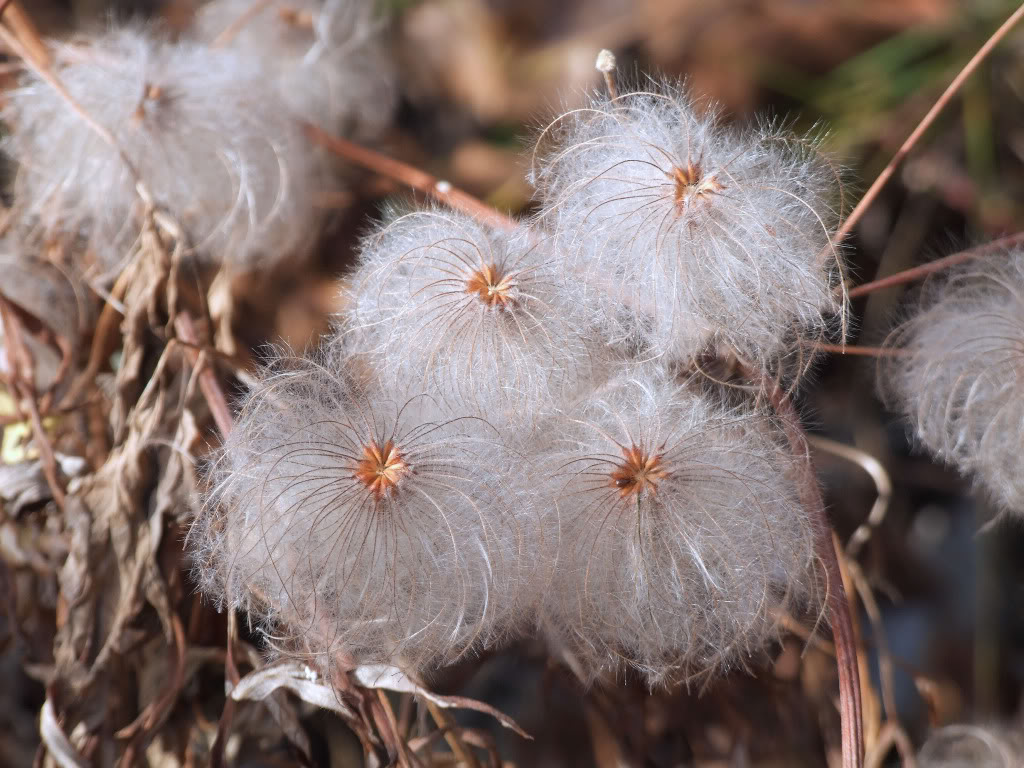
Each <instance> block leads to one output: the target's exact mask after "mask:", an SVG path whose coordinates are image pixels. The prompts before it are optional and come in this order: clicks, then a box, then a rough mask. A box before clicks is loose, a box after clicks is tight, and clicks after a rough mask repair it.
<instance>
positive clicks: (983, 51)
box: [835, 3, 1024, 245]
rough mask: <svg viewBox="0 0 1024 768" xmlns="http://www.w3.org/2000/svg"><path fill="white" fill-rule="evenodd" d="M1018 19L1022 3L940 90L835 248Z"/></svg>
mask: <svg viewBox="0 0 1024 768" xmlns="http://www.w3.org/2000/svg"><path fill="white" fill-rule="evenodd" d="M1021 18H1024V3H1022V4H1021V5H1020V7H1019V8H1017V10H1016V11H1014V12H1013V13H1012V14H1010V17H1009V18H1008V19H1007V20H1006V21H1004V22H1003V23H1002V25H1001V26H1000V27H999V29H997V30H996V31H995V32H993V33H992V36H991V37H989V39H988V40H986V41H985V44H984V45H983V46H981V48H979V49H978V51H977V53H975V54H974V56H972V57H971V60H970V61H968V62H967V63H966V64H965V65H964V68H963V69H961V70H960V72H959V73H958V74H957V76H956V77H954V78H953V82H951V83H950V84H949V86H948V87H947V88H946V90H945V91H943V93H942V95H941V96H939V98H938V100H937V101H936V102H935V103H934V104H933V105H932V108H931V109H929V110H928V112H927V114H926V115H925V116H924V117H923V118H921V122H920V123H918V124H917V127H916V128H915V129H914V130H913V131H912V132H911V134H910V135H909V136H908V137H907V139H906V141H904V142H903V144H902V145H901V146H900V148H899V149H898V150H896V154H894V155H893V156H892V159H891V160H890V161H889V163H888V164H887V165H886V166H885V168H883V169H882V172H881V173H880V174H878V177H877V178H876V179H875V180H874V182H873V183H872V184H871V186H870V187H868V191H867V192H865V193H864V197H862V198H861V199H860V202H858V203H857V205H856V206H854V209H853V210H852V211H851V212H850V215H849V216H847V217H846V220H845V221H844V222H843V224H842V226H840V227H839V231H838V232H836V237H835V245H838V244H839V243H841V242H842V241H843V240H845V239H846V236H847V235H849V234H850V231H851V230H852V229H853V228H854V227H855V226H856V225H857V222H859V221H860V220H861V218H863V216H864V213H865V211H867V209H868V208H870V207H871V204H872V203H873V202H874V201H875V198H876V197H878V193H879V192H881V190H882V187H884V186H885V184H886V182H888V181H889V179H890V178H891V177H892V175H893V173H895V172H896V167H897V166H898V165H899V164H900V163H901V162H903V158H905V157H906V156H907V154H908V153H909V152H910V150H911V149H913V148H914V145H915V144H917V142H918V141H919V140H920V138H921V137H922V136H923V135H924V134H925V132H926V131H927V130H928V129H929V128H931V127H932V124H933V123H934V122H935V119H936V118H937V117H938V116H939V113H940V112H942V110H943V109H945V108H946V105H947V104H949V102H950V101H951V100H952V99H953V96H955V95H956V93H957V91H959V90H960V88H961V87H963V84H964V83H965V82H966V81H967V79H968V78H969V77H970V76H971V75H973V74H974V72H975V70H977V68H978V66H979V65H980V64H981V62H982V61H984V60H985V58H986V57H987V56H988V55H989V54H990V53H991V52H992V49H993V48H995V47H996V46H997V45H999V43H1000V42H1001V41H1002V39H1003V38H1004V37H1006V35H1007V34H1008V33H1009V32H1010V30H1011V29H1013V27H1014V26H1015V25H1016V24H1017V22H1019V21H1020V20H1021Z"/></svg>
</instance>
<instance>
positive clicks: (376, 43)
mask: <svg viewBox="0 0 1024 768" xmlns="http://www.w3.org/2000/svg"><path fill="white" fill-rule="evenodd" d="M380 26H381V25H380V23H379V21H378V20H377V19H375V18H374V13H373V3H372V2H370V1H369V0H272V1H271V2H256V0H211V2H209V3H207V4H206V5H204V6H202V7H201V8H200V9H199V10H198V11H197V13H196V16H195V21H194V24H193V26H192V29H191V30H190V32H191V34H192V35H194V36H195V37H196V38H198V39H200V40H202V41H204V42H207V43H211V44H212V43H215V42H217V41H227V46H228V47H229V48H230V49H231V50H235V51H238V52H240V53H245V54H246V55H250V56H253V55H254V56H257V57H261V58H262V59H263V60H264V61H266V62H268V66H269V67H271V68H272V71H273V73H274V76H275V78H276V81H277V84H278V87H279V90H280V92H281V94H282V96H283V97H284V99H285V101H286V102H287V104H288V106H289V107H291V109H292V110H293V111H294V112H295V114H296V115H298V116H300V117H301V118H302V119H304V120H308V121H310V122H312V123H315V124H317V125H320V126H321V127H322V128H324V129H325V130H327V131H330V132H332V133H340V134H342V135H345V136H349V137H352V138H357V139H372V138H375V136H376V134H378V133H379V132H380V130H381V129H382V128H384V127H385V125H386V124H387V121H388V120H389V119H390V117H391V113H392V110H393V108H394V105H395V102H396V101H397V89H396V87H395V73H394V67H393V66H392V65H391V61H390V59H389V58H388V56H387V54H386V51H385V49H384V47H383V45H382V43H381V40H380V37H381V36H380V31H381V29H380Z"/></svg>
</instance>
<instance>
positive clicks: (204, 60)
mask: <svg viewBox="0 0 1024 768" xmlns="http://www.w3.org/2000/svg"><path fill="white" fill-rule="evenodd" d="M86 43H87V44H85V45H75V46H62V47H58V48H57V49H56V51H55V56H56V69H57V74H58V76H59V77H60V79H61V81H62V82H63V84H64V85H65V86H66V87H67V90H68V92H69V93H70V94H71V96H72V97H73V98H74V100H75V101H76V102H77V103H78V104H80V105H81V107H82V108H83V109H84V110H85V112H86V113H88V114H89V115H90V116H91V117H92V118H93V119H94V120H95V121H96V122H98V123H99V124H100V125H102V126H104V127H105V128H106V129H108V130H109V131H110V132H111V133H112V134H113V135H114V137H115V139H116V141H117V144H118V146H119V147H120V149H121V150H122V151H123V152H124V155H125V156H126V157H127V159H128V160H129V162H130V163H131V164H132V165H133V166H134V168H135V169H136V170H137V171H138V174H139V177H140V180H141V181H142V182H143V183H144V184H145V185H146V187H147V188H148V190H149V191H150V193H151V194H152V195H153V197H154V198H155V202H156V203H157V204H158V205H160V206H163V207H164V208H166V209H167V210H168V211H169V212H170V214H171V215H172V216H174V217H175V218H176V219H177V220H178V221H179V222H180V223H181V224H182V225H183V227H184V228H185V231H186V233H187V234H188V236H189V239H190V241H191V245H192V246H194V248H195V250H196V252H197V253H198V254H200V255H204V256H207V257H210V258H213V259H215V260H223V261H227V262H230V263H233V264H235V265H240V266H246V267H252V266H257V265H259V266H266V265H267V264H268V263H269V262H273V261H276V260H278V259H282V258H285V257H287V256H293V255H295V254H297V253H301V252H302V251H303V250H304V249H306V248H307V247H308V246H309V245H310V244H311V242H312V236H313V235H314V234H315V232H316V231H317V228H318V226H319V221H320V218H321V214H320V212H319V211H318V210H317V209H316V207H315V206H314V204H313V199H312V195H313V194H314V192H315V190H316V189H317V187H318V181H319V180H320V174H319V170H318V164H317V158H316V156H315V155H314V154H312V152H311V150H310V148H309V144H308V142H307V141H305V140H304V138H303V136H302V135H301V132H300V130H299V128H298V126H297V124H296V122H295V120H294V118H293V117H292V116H291V115H290V113H289V110H288V109H287V108H286V107H285V105H284V104H283V103H282V102H281V99H280V97H279V96H278V95H277V92H276V91H275V90H274V89H273V88H272V87H269V86H268V78H267V73H266V72H265V71H264V70H263V69H262V67H261V66H260V65H259V63H258V62H257V61H256V60H255V59H252V58H249V57H243V56H239V55H238V54H236V53H232V52H229V51H216V50H211V49H208V48H207V47H205V46H200V45H195V44H172V43H170V42H168V41H166V40H163V39H161V38H159V37H158V36H156V35H155V34H153V33H152V32H150V31H146V30H142V29H133V28H125V29H119V30H116V31H113V32H110V33H108V34H105V35H102V36H99V37H96V38H92V39H89V40H88V41H86ZM7 99H8V100H7V105H6V107H5V109H4V112H3V118H4V120H5V121H6V122H7V123H8V124H9V125H10V127H11V135H10V137H9V138H8V139H7V140H6V142H5V149H6V151H7V152H8V153H9V154H10V155H11V156H12V157H13V158H14V159H15V160H16V161H17V162H18V164H19V167H18V175H17V178H16V181H15V204H16V206H17V208H18V214H19V215H18V217H17V218H18V220H20V221H27V222H31V223H32V224H33V225H35V226H36V227H38V228H39V229H41V233H42V234H43V235H44V236H48V237H49V236H62V237H82V238H84V239H85V240H86V242H87V244H88V245H89V246H90V247H91V249H92V250H93V251H94V253H95V256H96V258H97V260H98V262H99V265H100V267H101V268H102V269H104V270H111V271H113V270H115V269H116V268H117V267H118V266H119V265H120V264H121V263H122V262H123V260H124V259H125V257H126V254H127V253H128V252H129V251H130V249H131V246H132V244H133V243H134V242H135V240H136V238H137V237H138V234H139V231H140V224H139V221H140V220H139V216H138V214H139V211H140V210H141V207H142V202H141V200H140V198H139V196H138V194H137V192H136V187H135V179H134V178H133V176H132V174H131V172H130V170H129V169H128V167H126V165H125V163H124V162H123V159H122V157H121V155H120V154H119V153H118V151H117V150H116V149H114V148H113V147H111V146H110V145H109V144H107V143H106V142H105V141H104V139H103V138H101V137H100V136H99V135H98V134H97V133H96V132H95V131H94V130H93V129H92V128H91V127H90V126H89V125H88V124H87V123H86V121H85V120H84V119H82V117H81V116H80V115H78V114H76V112H75V111H74V110H73V109H71V108H70V107H69V105H68V104H67V103H66V102H65V101H64V100H63V99H62V98H61V96H60V95H59V94H58V93H57V92H56V91H55V90H54V89H53V88H52V87H50V86H49V85H48V84H47V83H45V82H43V81H42V80H40V79H38V78H37V77H36V76H34V75H32V74H28V75H26V76H25V78H24V80H23V82H22V85H21V87H20V88H17V89H15V90H13V91H11V92H10V93H9V94H8V95H7Z"/></svg>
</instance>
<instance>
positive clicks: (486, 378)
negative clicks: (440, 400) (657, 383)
mask: <svg viewBox="0 0 1024 768" xmlns="http://www.w3.org/2000/svg"><path fill="white" fill-rule="evenodd" d="M351 306H352V309H351V312H350V321H351V324H352V326H353V332H354V333H359V334H361V338H362V340H363V344H364V345H366V346H367V348H368V349H371V350H372V351H373V359H375V360H376V361H377V363H378V364H379V365H380V366H381V368H382V370H384V371H387V372H388V375H391V376H395V377H398V378H399V379H400V380H405V381H409V382H411V383H414V384H415V385H416V386H419V387H426V388H428V389H429V390H430V391H432V392H437V393H439V394H443V395H444V396H445V397H449V398H454V399H456V400H457V401H458V402H460V403H461V404H462V405H463V406H464V407H466V408H468V409H469V410H470V411H471V412H473V413H475V414H477V415H479V416H481V417H483V418H486V419H487V420H488V421H490V422H492V423H504V422H508V421H519V422H523V421H527V420H532V419H533V418H535V417H536V416H537V415H539V414H542V413H544V412H548V411H551V410H552V409H554V408H557V407H559V406H561V405H562V404H563V403H564V402H566V401H567V400H569V399H571V398H572V397H575V396H577V394H578V393H579V392H580V390H581V389H582V388H583V387H584V386H586V385H587V384H592V382H593V381H594V380H595V378H597V377H600V376H601V375H603V372H604V368H605V366H604V365H603V364H602V363H601V362H600V361H601V360H602V359H603V355H602V352H601V348H602V345H601V341H600V340H599V339H596V338H594V337H593V333H592V329H590V328H588V327H587V326H586V324H585V321H584V320H583V315H581V312H580V304H579V303H578V302H574V301H573V300H572V296H571V295H570V294H569V293H568V292H567V287H566V285H565V273H564V259H563V258H562V256H561V253H560V252H559V251H558V250H557V249H556V248H554V247H553V242H552V240H551V239H550V238H547V237H544V236H543V235H541V234H539V233H536V232H531V231H529V230H527V229H526V228H525V227H522V228H519V229H517V230H515V231H512V232H508V231H502V230H495V229H492V228H491V227H489V226H488V225H485V224H482V223H480V222H477V221H474V220H473V219H471V218H469V217H467V216H464V215H460V214H455V213H449V212H445V211H442V210H440V209H435V210H428V211H417V212H413V213H407V214H405V215H397V216H394V215H393V216H392V218H391V219H390V221H388V222H387V223H386V224H385V225H384V226H383V227H382V228H381V229H380V230H379V231H378V232H377V233H376V234H374V235H372V236H371V237H369V238H368V239H367V240H366V242H365V244H364V248H363V251H362V256H361V262H360V266H359V269H358V270H357V272H356V273H355V275H354V276H353V279H352V305H351Z"/></svg>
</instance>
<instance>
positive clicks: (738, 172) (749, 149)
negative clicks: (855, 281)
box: [532, 84, 843, 374]
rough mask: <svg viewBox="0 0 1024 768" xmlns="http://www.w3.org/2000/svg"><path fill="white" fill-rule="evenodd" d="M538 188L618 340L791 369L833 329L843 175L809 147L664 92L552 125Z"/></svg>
mask: <svg viewBox="0 0 1024 768" xmlns="http://www.w3.org/2000/svg"><path fill="white" fill-rule="evenodd" d="M532 181H533V182H534V184H535V185H536V187H537V189H538V193H539V196H540V199H541V203H542V213H541V217H542V220H543V221H544V222H545V224H546V225H547V226H549V227H551V228H552V229H553V230H555V231H557V232H559V234H560V237H561V241H562V243H563V247H565V248H566V249H567V250H568V251H569V252H571V253H572V254H574V256H575V269H576V270H577V271H578V273H579V277H580V280H581V283H582V285H581V287H582V288H583V289H585V290H587V291H588V293H589V295H588V301H592V302H595V303H597V304H600V305H602V306H603V313H602V314H603V317H604V321H605V325H606V328H607V332H608V333H609V334H610V335H611V337H612V338H613V339H617V340H621V341H627V342H634V341H635V340H640V341H641V342H642V343H644V344H646V345H647V348H648V354H650V355H652V356H668V357H672V358H675V359H679V360H683V361H688V360H692V359H694V358H696V357H698V356H700V355H701V354H704V353H706V352H708V351H709V350H710V351H711V352H717V353H719V354H726V355H729V354H736V355H738V356H739V357H740V358H741V359H745V360H747V361H749V362H752V363H755V364H757V365H760V366H761V367H763V368H770V369H777V368H779V367H780V364H781V363H783V362H785V363H787V368H789V369H794V368H795V373H796V374H799V373H800V372H801V371H802V369H803V368H805V367H806V361H807V360H808V358H809V357H810V348H809V345H808V342H813V341H816V340H819V339H821V338H822V337H824V336H825V335H826V334H827V332H828V331H829V330H830V328H832V327H833V326H835V325H837V319H838V315H840V314H841V311H842V309H843V308H842V306H841V302H840V301H839V300H837V298H836V296H835V293H834V289H835V288H836V286H837V285H838V283H839V280H840V277H841V275H840V272H841V269H840V261H839V258H838V254H837V252H836V249H835V247H834V246H833V244H832V241H831V235H832V233H833V231H834V228H835V226H836V223H837V218H838V215H837V210H836V207H835V206H836V204H837V198H838V190H839V179H838V177H837V171H836V169H835V167H834V166H833V165H832V164H830V163H829V162H828V161H827V160H826V159H825V158H824V156H823V154H822V152H821V148H820V146H819V142H818V141H817V140H815V139H814V138H811V137H798V136H793V135H790V134H789V133H788V132H787V131H785V130H783V129H781V128H779V127H778V126H776V125H774V124H770V123H765V124H761V125H759V126H757V127H753V128H743V129H734V128H730V127H727V126H726V125H724V124H723V123H722V122H721V121H720V119H719V118H718V116H717V115H716V114H714V112H706V113H702V112H701V111H699V110H698V109H697V107H696V106H695V105H694V103H693V102H692V101H691V99H690V97H689V96H688V95H687V94H686V93H685V92H684V91H683V90H682V89H681V88H680V87H676V86H671V85H668V84H663V85H661V86H659V87H657V88H656V90H653V91H639V92H631V93H624V94H622V95H620V96H618V97H615V98H609V97H603V96H598V97H595V98H593V99H592V101H591V103H590V104H589V105H588V106H586V107H584V108H581V109H577V110H573V111H571V112H569V113H568V114H566V115H563V116H561V117H559V118H558V119H557V120H556V121H555V122H553V123H552V124H551V125H550V126H549V127H548V128H547V129H545V131H544V133H543V134H542V135H541V137H540V141H539V146H538V150H537V153H536V155H535V162H534V169H533V172H532ZM608 283H610V284H611V285H613V286H614V287H615V290H611V291H610V290H608V288H607V284H608ZM624 306H625V307H627V308H628V309H629V311H623V307H624Z"/></svg>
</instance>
